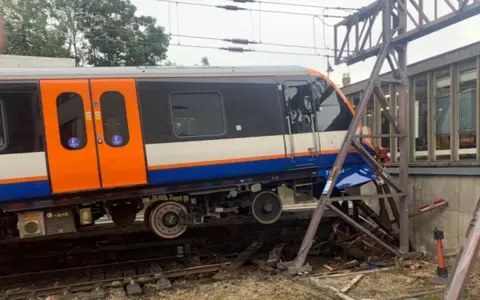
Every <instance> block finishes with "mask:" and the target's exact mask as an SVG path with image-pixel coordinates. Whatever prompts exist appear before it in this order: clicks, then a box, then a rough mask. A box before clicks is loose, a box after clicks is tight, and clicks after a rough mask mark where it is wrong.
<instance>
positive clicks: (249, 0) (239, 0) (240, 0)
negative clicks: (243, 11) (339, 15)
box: [230, 0, 360, 11]
mask: <svg viewBox="0 0 480 300" xmlns="http://www.w3.org/2000/svg"><path fill="white" fill-rule="evenodd" d="M230 1H232V2H235V3H245V4H247V3H252V4H255V3H259V4H270V5H279V6H294V7H305V8H320V9H333V10H344V11H358V10H360V9H359V8H353V7H340V6H325V5H314V4H302V3H287V2H276V1H265V0H261V1H257V0H230Z"/></svg>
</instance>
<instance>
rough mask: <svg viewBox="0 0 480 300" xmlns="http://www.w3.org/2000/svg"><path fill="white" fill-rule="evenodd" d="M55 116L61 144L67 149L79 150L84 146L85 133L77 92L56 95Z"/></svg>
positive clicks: (82, 113) (79, 97) (80, 99)
mask: <svg viewBox="0 0 480 300" xmlns="http://www.w3.org/2000/svg"><path fill="white" fill-rule="evenodd" d="M57 117H58V126H59V128H60V142H61V143H62V146H63V147H64V148H65V149H67V150H79V149H82V148H83V147H85V145H86V144H87V135H86V129H85V112H84V110H83V100H82V97H81V96H80V95H79V94H77V93H62V94H60V95H58V97H57Z"/></svg>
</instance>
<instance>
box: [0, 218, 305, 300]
mask: <svg viewBox="0 0 480 300" xmlns="http://www.w3.org/2000/svg"><path fill="white" fill-rule="evenodd" d="M307 226H308V220H297V221H285V222H279V223H276V224H273V225H268V226H265V225H260V224H251V225H245V224H241V225H232V226H227V227H218V228H214V227H212V228H203V229H199V230H198V231H196V232H195V231H192V232H191V236H188V235H186V237H184V238H182V239H178V240H169V241H162V240H158V239H157V238H155V239H148V238H146V237H145V236H142V237H138V240H136V238H137V237H136V236H135V235H133V236H127V237H124V238H123V239H122V238H121V237H118V236H117V237H115V238H114V239H113V240H112V239H108V238H107V239H106V240H105V241H103V242H99V241H96V242H95V243H93V244H88V245H86V246H85V248H81V247H80V245H81V243H80V244H75V243H74V246H69V247H67V246H65V248H63V249H57V250H58V251H54V250H55V248H54V247H47V246H45V249H46V252H47V254H46V253H40V252H39V253H36V254H35V255H32V249H31V248H29V249H28V250H29V251H28V255H27V256H29V259H28V261H27V263H26V264H31V265H29V266H28V268H26V266H23V265H22V256H21V255H20V254H17V255H13V256H11V257H10V260H9V258H8V257H1V258H0V260H1V261H2V263H1V264H2V267H1V270H2V274H4V275H3V276H0V300H4V299H5V300H6V299H8V300H11V299H38V297H46V296H51V295H57V296H60V297H61V298H63V299H70V298H71V296H72V295H74V294H77V293H84V294H87V295H88V298H87V299H104V296H105V293H106V291H107V290H108V289H109V288H112V287H119V288H120V287H123V288H124V289H125V292H126V294H127V295H135V294H140V293H142V288H143V286H144V285H145V284H146V283H154V284H155V285H157V286H162V285H165V284H166V285H168V284H169V280H171V279H174V278H178V277H182V276H190V275H195V274H207V273H214V272H218V271H220V270H223V269H225V268H226V267H228V266H229V264H230V261H231V259H232V258H235V257H236V256H237V254H238V253H240V252H242V251H243V250H245V249H246V248H247V247H248V246H249V245H250V244H252V242H255V241H261V242H262V245H264V247H263V250H262V251H270V250H271V247H272V246H273V245H274V244H276V243H284V244H286V245H294V244H298V243H300V242H301V238H302V237H303V234H304V232H305V230H306V228H307ZM119 241H120V242H119ZM135 241H136V242H135ZM92 246H93V247H92ZM47 257H48V259H47ZM55 257H56V259H57V260H58V261H55ZM35 258H37V260H38V262H36V263H35ZM38 258H41V259H38ZM44 261H47V262H49V263H51V265H48V263H45V262H44ZM9 262H10V264H11V269H10V271H9V270H8V266H7V264H8V263H9ZM35 264H38V265H35ZM24 267H25V268H24ZM167 283H168V284H167ZM56 299H58V298H56Z"/></svg>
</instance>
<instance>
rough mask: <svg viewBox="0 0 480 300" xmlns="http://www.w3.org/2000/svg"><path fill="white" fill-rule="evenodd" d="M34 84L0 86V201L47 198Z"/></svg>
mask: <svg viewBox="0 0 480 300" xmlns="http://www.w3.org/2000/svg"><path fill="white" fill-rule="evenodd" d="M41 116H42V112H41V102H40V94H39V85H38V82H37V81H8V82H7V81H4V82H0V166H1V167H0V201H5V200H16V199H25V198H33V197H44V196H48V195H49V194H50V192H51V189H50V184H49V181H48V172H47V160H46V157H45V146H44V128H43V121H42V118H41Z"/></svg>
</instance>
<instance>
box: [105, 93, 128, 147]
mask: <svg viewBox="0 0 480 300" xmlns="http://www.w3.org/2000/svg"><path fill="white" fill-rule="evenodd" d="M100 109H101V111H102V124H103V134H104V138H105V143H107V145H109V146H110V147H123V146H125V145H127V144H128V141H129V140H130V134H129V132H128V121H127V111H126V108H125V98H124V97H123V95H122V94H120V93H119V92H115V91H111V92H105V93H103V94H102V96H100Z"/></svg>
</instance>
